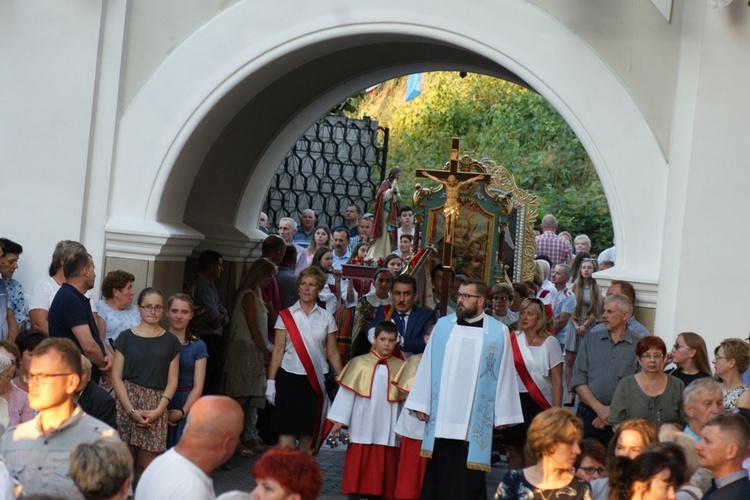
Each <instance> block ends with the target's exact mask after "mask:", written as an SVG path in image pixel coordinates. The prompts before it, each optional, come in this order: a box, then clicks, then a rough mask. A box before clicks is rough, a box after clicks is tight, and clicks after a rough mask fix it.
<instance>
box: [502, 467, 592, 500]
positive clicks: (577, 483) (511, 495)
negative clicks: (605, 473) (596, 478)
mask: <svg viewBox="0 0 750 500" xmlns="http://www.w3.org/2000/svg"><path fill="white" fill-rule="evenodd" d="M515 499H518V500H553V499H556V500H557V499H559V500H591V499H592V496H591V487H589V483H587V482H586V481H584V480H583V479H581V478H579V477H576V476H573V480H572V481H571V482H570V483H569V484H568V485H567V486H564V487H562V488H557V489H556V490H540V489H539V488H537V487H536V486H534V485H533V484H531V483H529V482H528V481H527V480H526V477H525V476H524V475H523V470H520V469H519V470H511V471H508V472H507V473H506V474H505V476H504V477H503V480H502V481H500V485H498V487H497V491H496V492H495V500H515Z"/></svg>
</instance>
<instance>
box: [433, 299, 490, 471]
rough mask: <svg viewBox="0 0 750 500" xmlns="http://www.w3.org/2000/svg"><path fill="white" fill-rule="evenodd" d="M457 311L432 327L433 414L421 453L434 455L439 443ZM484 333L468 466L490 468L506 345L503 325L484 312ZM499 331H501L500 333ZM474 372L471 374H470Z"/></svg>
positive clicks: (471, 427) (472, 417)
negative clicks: (437, 428) (442, 384)
mask: <svg viewBox="0 0 750 500" xmlns="http://www.w3.org/2000/svg"><path fill="white" fill-rule="evenodd" d="M456 321H457V318H456V315H455V313H454V314H451V315H449V316H445V317H443V318H440V319H439V320H438V322H437V324H436V325H435V329H434V330H433V331H432V335H431V339H430V342H431V343H432V359H431V361H432V365H431V373H430V377H431V384H430V385H431V387H432V397H431V403H430V418H429V420H428V421H427V424H426V425H425V429H424V438H423V439H422V451H421V452H420V455H421V456H423V457H427V458H432V450H433V449H434V446H435V420H436V418H437V411H438V402H439V398H438V394H440V379H441V375H442V369H443V361H444V359H445V348H446V346H447V344H448V337H450V334H451V331H453V327H454V326H455V325H456ZM482 330H483V331H484V335H483V337H482V355H481V359H480V361H479V373H476V374H473V375H474V376H476V377H479V379H478V380H477V388H476V393H475V394H474V404H473V405H472V411H471V421H470V423H469V455H468V459H467V461H466V467H467V468H469V469H474V470H482V471H485V472H489V471H490V470H492V467H491V465H490V456H491V454H492V430H493V428H494V423H495V395H496V394H497V384H498V376H499V372H500V359H501V357H502V352H503V348H504V345H503V344H504V338H503V335H502V332H503V325H502V323H500V322H499V321H497V320H496V319H494V318H492V317H490V316H489V315H485V316H484V326H483V327H482ZM497 332H500V334H499V335H498V333H497ZM467 375H471V374H467Z"/></svg>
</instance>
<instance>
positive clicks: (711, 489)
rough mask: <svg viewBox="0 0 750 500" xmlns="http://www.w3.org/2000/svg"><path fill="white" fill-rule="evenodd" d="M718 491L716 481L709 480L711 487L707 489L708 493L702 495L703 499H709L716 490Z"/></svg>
mask: <svg viewBox="0 0 750 500" xmlns="http://www.w3.org/2000/svg"><path fill="white" fill-rule="evenodd" d="M718 489H719V488H718V485H717V484H716V480H715V479H712V480H711V487H710V488H709V489H708V491H706V494H705V495H703V499H709V498H711V494H712V493H715V492H716V490H718ZM703 499H702V500H703Z"/></svg>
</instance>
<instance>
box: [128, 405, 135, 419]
mask: <svg viewBox="0 0 750 500" xmlns="http://www.w3.org/2000/svg"><path fill="white" fill-rule="evenodd" d="M133 413H135V407H133V409H132V410H130V413H128V418H130V417H132V416H133Z"/></svg>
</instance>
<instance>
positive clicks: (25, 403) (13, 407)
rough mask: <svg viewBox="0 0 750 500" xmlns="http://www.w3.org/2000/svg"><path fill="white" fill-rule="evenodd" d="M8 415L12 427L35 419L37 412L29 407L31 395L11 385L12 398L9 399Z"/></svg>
mask: <svg viewBox="0 0 750 500" xmlns="http://www.w3.org/2000/svg"><path fill="white" fill-rule="evenodd" d="M8 413H9V414H10V425H18V424H22V423H24V422H27V421H29V420H31V419H32V418H34V416H35V415H36V412H35V411H34V410H32V409H31V408H30V407H29V393H28V392H26V391H24V390H23V389H21V388H19V387H17V386H16V384H13V383H11V384H10V398H8Z"/></svg>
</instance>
